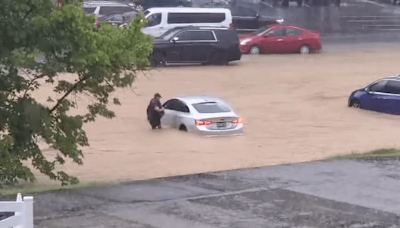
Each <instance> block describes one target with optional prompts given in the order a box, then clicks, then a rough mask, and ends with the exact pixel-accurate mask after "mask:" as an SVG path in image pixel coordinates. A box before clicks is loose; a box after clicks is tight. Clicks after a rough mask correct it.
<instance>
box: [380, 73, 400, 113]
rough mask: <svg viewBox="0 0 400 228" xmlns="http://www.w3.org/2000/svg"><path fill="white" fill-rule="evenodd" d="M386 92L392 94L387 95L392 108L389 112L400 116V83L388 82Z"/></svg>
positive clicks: (396, 81)
mask: <svg viewBox="0 0 400 228" xmlns="http://www.w3.org/2000/svg"><path fill="white" fill-rule="evenodd" d="M384 92H385V93H388V94H390V95H387V97H388V98H387V101H388V102H389V107H390V109H389V110H388V112H389V113H392V114H400V81H398V80H388V82H387V83H386V85H385V91H384Z"/></svg>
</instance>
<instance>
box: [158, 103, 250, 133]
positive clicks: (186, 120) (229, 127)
mask: <svg viewBox="0 0 400 228" xmlns="http://www.w3.org/2000/svg"><path fill="white" fill-rule="evenodd" d="M163 107H164V109H165V113H164V116H163V117H162V118H161V123H162V125H165V126H170V127H172V128H176V129H179V130H181V131H188V132H195V133H200V134H206V135H225V134H241V133H243V118H242V117H240V116H238V115H237V114H236V113H235V112H234V111H233V110H232V108H231V107H230V106H229V105H228V104H227V103H225V102H224V101H222V100H220V99H218V98H214V97H207V96H190V97H176V98H172V99H170V100H168V101H166V102H165V103H164V104H163Z"/></svg>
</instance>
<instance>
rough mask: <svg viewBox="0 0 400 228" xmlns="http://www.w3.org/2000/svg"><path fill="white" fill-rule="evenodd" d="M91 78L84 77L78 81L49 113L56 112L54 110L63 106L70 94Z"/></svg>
mask: <svg viewBox="0 0 400 228" xmlns="http://www.w3.org/2000/svg"><path fill="white" fill-rule="evenodd" d="M88 78H89V77H83V78H81V79H80V80H79V81H77V82H76V83H75V84H74V85H73V86H72V87H71V88H69V90H68V91H67V92H66V93H65V94H64V96H62V97H61V98H60V99H58V100H57V103H56V105H54V107H53V108H51V109H50V111H49V113H52V112H54V110H56V109H57V108H58V106H60V105H61V102H62V101H63V100H64V99H65V98H66V97H68V95H69V94H71V93H72V92H73V91H74V90H75V89H76V88H77V87H78V86H79V85H80V84H81V83H82V82H83V81H85V80H86V79H88Z"/></svg>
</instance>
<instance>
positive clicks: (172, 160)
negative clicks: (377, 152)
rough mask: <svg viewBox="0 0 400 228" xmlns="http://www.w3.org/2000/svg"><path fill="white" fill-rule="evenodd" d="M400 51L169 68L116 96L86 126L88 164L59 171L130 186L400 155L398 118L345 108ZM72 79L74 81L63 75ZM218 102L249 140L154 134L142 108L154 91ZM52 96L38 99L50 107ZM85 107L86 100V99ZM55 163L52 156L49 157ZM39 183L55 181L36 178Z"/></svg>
mask: <svg viewBox="0 0 400 228" xmlns="http://www.w3.org/2000/svg"><path fill="white" fill-rule="evenodd" d="M399 57H400V46H399V45H393V44H380V45H378V44H374V45H342V46H339V45H335V46H328V47H325V50H324V51H323V52H322V53H318V54H311V55H307V56H302V55H298V54H293V55H263V56H243V59H242V61H241V62H239V63H236V64H232V65H230V66H184V67H167V68H163V69H159V70H153V71H150V72H147V73H146V74H145V75H143V74H140V75H139V76H138V79H137V81H136V83H135V84H134V86H133V87H132V88H130V89H124V90H119V91H117V92H116V94H115V96H117V97H119V99H120V101H121V103H122V106H115V105H111V109H112V110H114V111H115V112H116V114H117V117H116V118H115V119H112V120H107V119H98V121H97V122H96V123H92V124H89V125H87V126H86V127H85V129H86V130H87V134H88V136H89V139H90V147H88V148H85V149H84V152H85V160H84V165H82V166H77V165H74V164H72V163H70V162H68V163H67V164H65V165H64V166H63V167H62V169H63V170H65V171H67V172H68V173H70V174H73V175H76V176H78V177H79V178H80V179H81V181H83V182H88V181H126V180H138V179H148V178H155V177H164V176H171V175H181V174H190V173H200V172H207V171H219V170H229V169H239V168H246V167H259V166H265V165H275V164H282V163H294V162H304V161H312V160H318V159H323V158H327V157H331V156H334V155H338V154H346V153H351V152H354V151H358V152H363V151H368V150H372V149H377V148H383V147H399V146H400V140H399V136H398V131H399V129H400V117H398V116H393V115H387V114H380V113H375V112H370V111H363V110H355V109H351V108H348V107H347V99H348V96H349V95H350V93H351V92H352V91H353V90H355V89H357V88H360V87H362V86H365V85H367V84H368V83H370V82H371V81H373V80H375V79H378V78H380V77H384V76H388V75H396V74H399V73H400V70H399V59H400V58H399ZM60 77H63V78H70V77H72V76H71V75H60ZM156 92H159V93H161V95H162V96H163V97H164V98H163V101H165V100H166V99H168V98H171V97H174V96H181V95H214V96H218V97H220V98H223V99H224V100H225V101H227V102H228V103H229V104H230V105H231V106H232V107H233V108H234V110H235V111H236V112H237V113H238V114H240V115H241V116H243V117H244V119H245V133H244V134H243V135H242V136H233V137H203V136H198V135H193V134H190V133H182V132H178V131H177V130H174V129H167V128H165V129H162V130H160V131H152V130H150V126H149V124H148V123H147V121H146V115H145V109H146V107H147V104H148V102H149V100H150V99H151V97H152V96H153V94H154V93H156ZM49 94H51V88H43V89H41V90H40V91H39V92H37V93H36V94H35V96H37V97H38V98H39V99H41V100H45V99H47V97H48V96H49ZM77 99H78V100H80V105H79V108H81V109H82V108H84V107H85V106H84V105H85V103H88V102H90V99H89V100H88V99H85V98H84V97H82V96H80V97H78V98H77ZM44 153H45V154H46V155H47V156H54V154H55V152H54V151H52V150H45V152H44ZM38 177H39V183H42V184H43V183H49V182H48V181H47V179H46V178H40V176H38Z"/></svg>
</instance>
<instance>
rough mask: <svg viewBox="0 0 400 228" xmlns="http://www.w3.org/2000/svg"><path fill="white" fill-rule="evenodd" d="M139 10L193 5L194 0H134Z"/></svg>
mask: <svg viewBox="0 0 400 228" xmlns="http://www.w3.org/2000/svg"><path fill="white" fill-rule="evenodd" d="M133 4H134V7H135V9H136V10H137V11H139V12H140V11H144V10H147V9H149V8H154V7H192V0H133Z"/></svg>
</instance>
